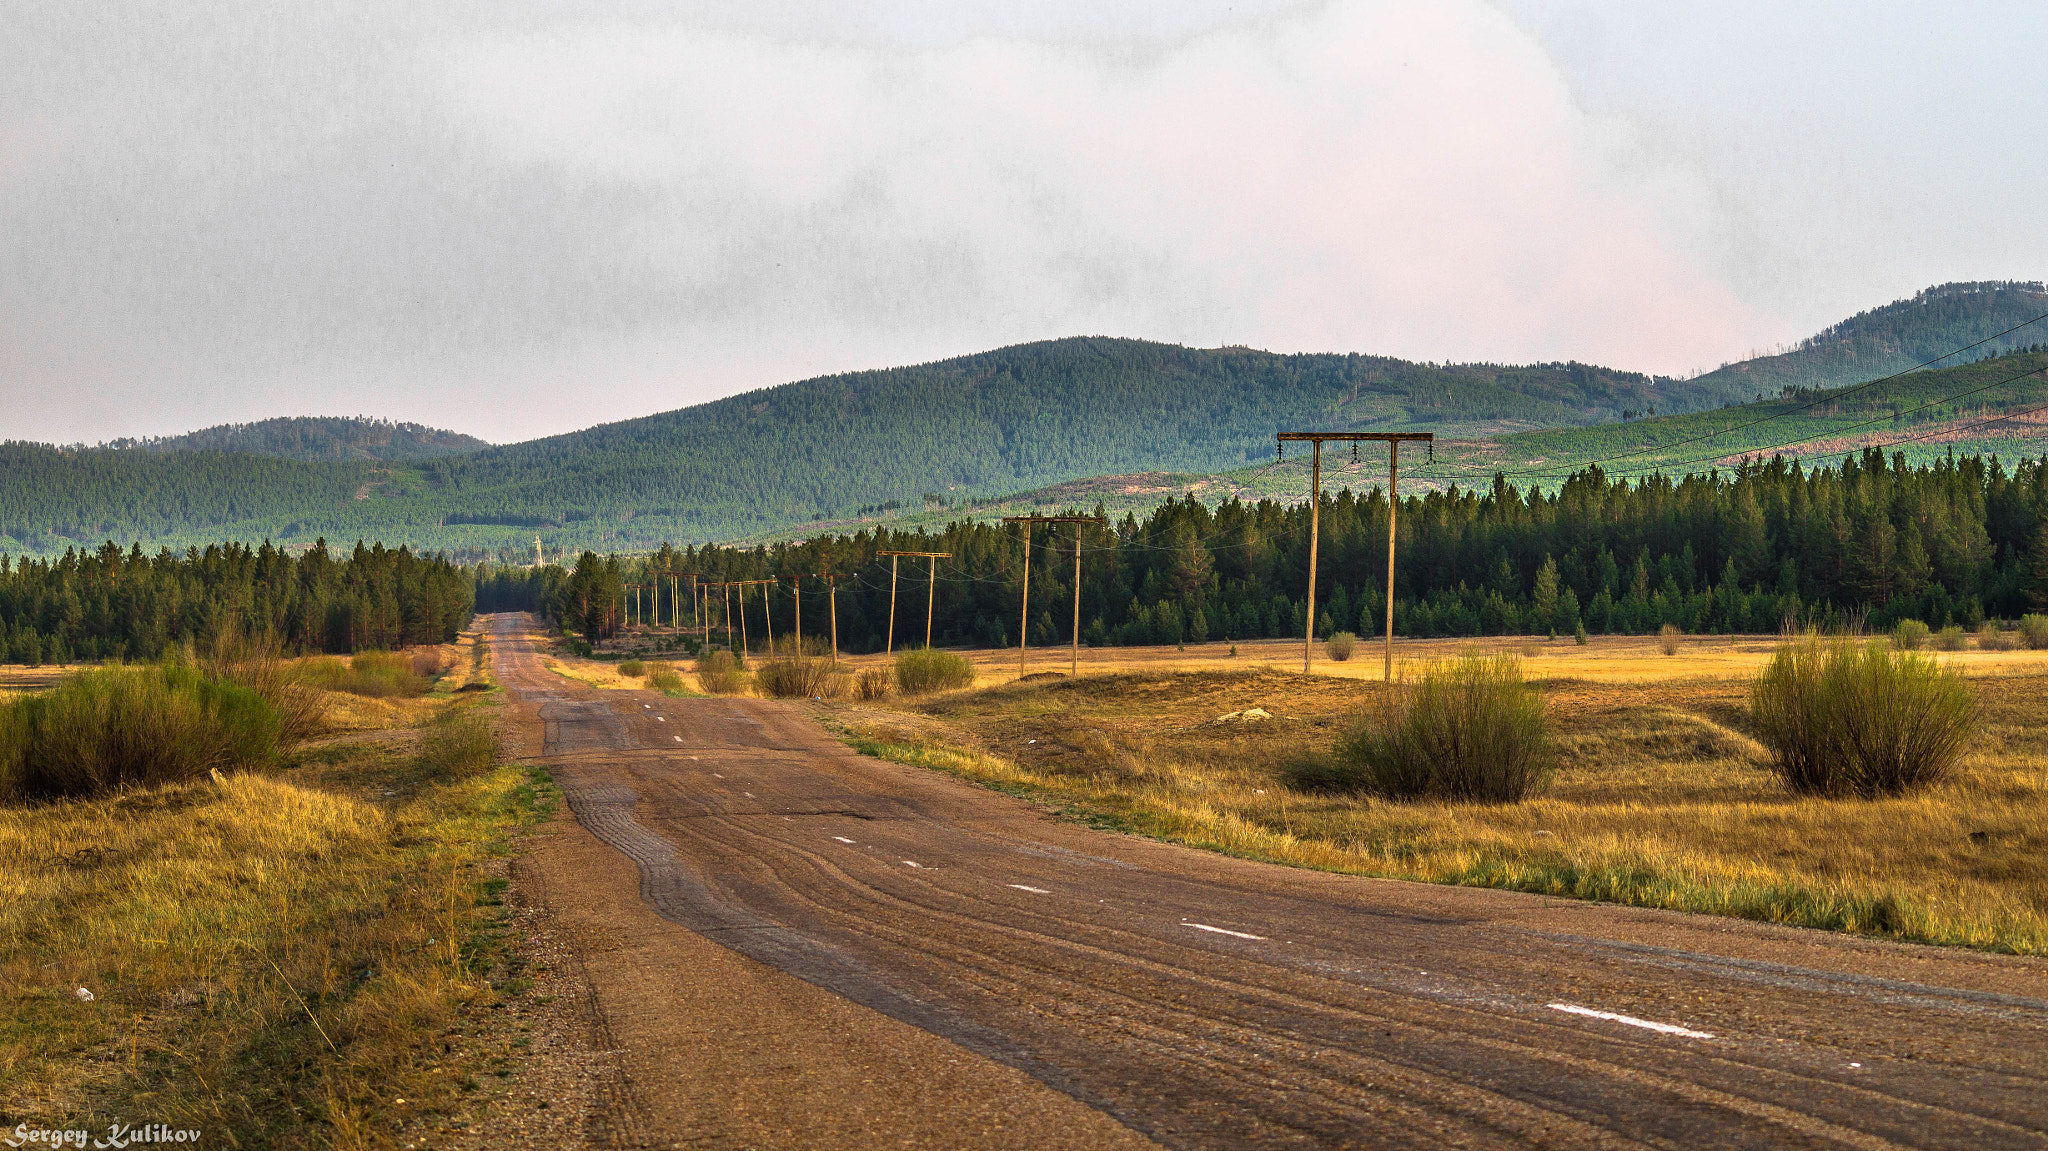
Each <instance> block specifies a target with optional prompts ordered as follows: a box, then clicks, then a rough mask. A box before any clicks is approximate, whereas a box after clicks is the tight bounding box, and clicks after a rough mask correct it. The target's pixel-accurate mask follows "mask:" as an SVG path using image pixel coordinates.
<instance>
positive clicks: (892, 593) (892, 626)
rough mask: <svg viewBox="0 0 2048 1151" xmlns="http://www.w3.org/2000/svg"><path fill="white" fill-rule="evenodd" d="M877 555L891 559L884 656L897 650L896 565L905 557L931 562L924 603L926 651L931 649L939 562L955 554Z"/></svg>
mask: <svg viewBox="0 0 2048 1151" xmlns="http://www.w3.org/2000/svg"><path fill="white" fill-rule="evenodd" d="M875 554H876V555H880V556H888V557H889V639H888V642H887V644H886V645H885V646H884V647H883V648H882V651H883V653H884V654H893V653H894V652H895V650H896V565H897V563H899V562H900V561H901V559H902V557H904V556H922V557H924V559H925V560H927V561H929V562H928V565H927V570H928V576H927V578H928V579H929V580H930V581H931V588H930V590H929V591H928V592H927V593H926V595H925V601H924V646H925V647H926V649H930V647H931V646H932V603H933V602H934V601H936V600H937V599H938V598H939V561H940V560H942V559H950V558H952V555H953V553H952V552H876V553H875Z"/></svg>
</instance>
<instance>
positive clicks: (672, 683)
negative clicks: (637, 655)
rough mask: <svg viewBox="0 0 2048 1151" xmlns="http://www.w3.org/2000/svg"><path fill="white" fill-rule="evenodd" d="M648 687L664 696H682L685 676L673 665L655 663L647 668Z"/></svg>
mask: <svg viewBox="0 0 2048 1151" xmlns="http://www.w3.org/2000/svg"><path fill="white" fill-rule="evenodd" d="M647 686H648V687H650V688H653V689H654V690H655V691H658V692H660V693H662V694H663V695H681V694H682V691H683V676H682V673H681V672H678V671H677V670H676V667H675V665H674V664H672V663H655V664H649V665H648V667H647Z"/></svg>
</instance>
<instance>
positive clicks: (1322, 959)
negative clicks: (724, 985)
mask: <svg viewBox="0 0 2048 1151" xmlns="http://www.w3.org/2000/svg"><path fill="white" fill-rule="evenodd" d="M490 626H491V627H492V628H493V630H494V637H495V638H494V658H495V659H496V661H497V664H496V666H497V672H498V676H499V679H500V680H501V682H502V683H503V684H504V685H505V686H506V688H507V689H508V691H510V692H511V693H513V695H514V698H515V699H518V700H522V701H524V703H525V704H526V705H527V706H528V707H529V708H532V709H535V710H537V713H538V716H539V719H540V720H542V721H544V722H545V732H546V734H545V746H544V747H543V748H541V749H540V750H541V756H542V757H543V761H544V762H545V763H546V764H547V765H548V767H549V768H550V770H551V771H552V772H553V773H554V776H555V779H556V781H557V782H558V783H559V784H560V786H561V787H562V789H563V791H564V793H565V794H566V796H567V798H568V802H569V805H570V808H571V810H572V811H573V812H574V814H575V818H576V820H577V821H578V822H579V823H580V824H581V825H582V826H583V827H584V828H586V829H588V830H589V832H591V833H592V834H594V835H595V836H596V837H597V839H598V840H601V841H602V842H603V843H604V844H607V845H609V847H610V848H611V849H614V850H616V851H617V852H620V853H623V855H624V856H626V857H627V858H629V859H630V860H631V861H632V863H633V865H634V866H635V867H636V868H637V870H638V876H639V895H640V898H641V900H642V901H644V903H645V904H646V905H647V906H648V907H651V908H652V909H653V911H654V912H656V913H658V914H659V916H660V917H661V918H662V920H665V921H666V923H667V924H672V925H673V927H672V928H669V927H666V926H664V927H663V928H662V930H664V931H669V930H673V931H676V932H686V933H695V934H696V935H697V936H700V937H701V938H702V939H706V940H710V941H713V942H715V943H716V944H718V945H720V946H721V947H723V948H725V949H729V950H730V951H731V952H736V953H738V954H739V955H741V956H745V957H748V958H750V959H752V960H755V961H758V962H759V963H760V964H765V965H767V966H768V967H772V968H774V969H776V970H777V971H780V972H784V973H787V974H788V975H792V976H795V977H797V978H798V979H801V980H803V981H805V982H806V983H808V984H811V985H814V986H815V987H816V988H822V989H825V990H826V991H829V992H831V993H833V994H834V995H836V996H839V997H843V998H844V999H845V1000H848V1001H851V1003H852V1004H857V1005H860V1007H862V1008H865V1009H869V1010H870V1011H872V1012H874V1013H879V1014H880V1015H882V1016H887V1017H889V1018H890V1019H893V1020H896V1021H900V1022H901V1023H905V1024H910V1025H912V1026H914V1027H915V1028H918V1029H921V1030H922V1031H924V1032H927V1033H929V1034H930V1035H934V1036H938V1037H941V1038H943V1039H944V1040H947V1041H950V1044H953V1045H957V1047H958V1048H964V1049H966V1050H967V1051H969V1052H973V1053H976V1054H978V1055H980V1056H984V1057H986V1058H987V1059H988V1060H993V1061H994V1062H995V1063H997V1064H1001V1065H1003V1066H1004V1067H1007V1068H1014V1069H1016V1070H1017V1071H1021V1072H1023V1073H1024V1074H1025V1075H1028V1076H1029V1077H1030V1078H1031V1079H1033V1080H1036V1081H1037V1083H1038V1084H1043V1085H1044V1086H1046V1087H1049V1088H1051V1089H1053V1090H1054V1091H1057V1092H1060V1093H1063V1094H1064V1095H1065V1096H1068V1097H1071V1099H1073V1100H1079V1101H1081V1102H1082V1103H1085V1104H1086V1105H1087V1106H1088V1107H1089V1108H1092V1109H1094V1112H1096V1113H1099V1114H1100V1115H1106V1116H1108V1117H1110V1118H1112V1119H1114V1120H1115V1121H1116V1122H1117V1123H1119V1124H1121V1125H1122V1126H1123V1127H1124V1128H1127V1129H1128V1131H1129V1132H1135V1133H1137V1134H1140V1135H1142V1136H1144V1137H1146V1138H1149V1139H1151V1140H1153V1141H1156V1142H1157V1143H1160V1144H1164V1145H1166V1146H1171V1147H1189V1148H1211V1147H1288V1146H1304V1147H1306V1146H1358V1147H1442V1146H1459V1147H1465V1146H1543V1147H1623V1146H1626V1147H1640V1146H1656V1147H1686V1148H1694V1147H1774V1148H1775V1147H1857V1148H1879V1147H1893V1146H1906V1147H1945V1148H1946V1147H1952V1148H1973V1149H1975V1148H1996V1147H2048V963H2043V962H2041V961H2039V960H2032V959H2020V958H2013V957H2004V956H1993V955H1984V954H1977V953H1972V952H1965V951H1955V950H1946V949H1934V948H1922V947H1907V946H1899V945H1891V944H1883V943H1877V942H1873V941H1869V940H1861V939H1855V938H1850V937H1845V936H1839V935H1830V934H1826V933H1821V932H1812V931H1800V930H1794V929H1789V928H1778V927H1771V926H1767V925H1760V924H1752V923H1745V922H1741V921H1736V920H1729V919H1720V918H1714V917H1703V916H1685V915H1677V914H1672V913H1664V912H1655V911H1647V910H1638V909H1627V908H1616V907H1609V906H1601V905H1593V904H1584V903H1575V902H1571V901H1562V900H1552V899H1543V898H1538V897H1532V896H1525V895H1517V894H1513V893H1507V892H1498V891H1488V890H1477V889H1464V888H1445V887H1436V886H1431V885H1424V884H1409V883H1396V882H1386V881H1376V880H1367V879H1358V878H1352V877H1344V876H1333V875H1325V874H1319V873H1314V872H1307V871H1300V870H1295V869H1289V868H1281V867H1272V866H1267V865H1261V864H1256V863H1249V862H1245V861H1241V860H1235V859H1230V858H1226V857H1223V856H1219V855H1215V854H1211V853H1206V852H1201V851H1196V850H1192V849H1188V848H1181V847H1175V846H1170V845H1165V844H1159V843H1154V842H1151V841H1148V840H1143V839H1138V838H1133V837H1129V836H1120V835H1112V834H1106V833H1101V832H1095V831H1090V830H1088V829H1086V828H1082V827H1078V826H1075V825H1073V824H1070V823H1065V822H1061V821H1057V820H1053V819H1050V818H1048V817H1047V816H1046V815H1045V814H1044V813H1043V812H1041V811H1039V810H1038V809H1036V808H1034V807H1032V806H1031V805H1029V804H1026V803H1023V802H1020V801H1018V800H1015V799H1013V798H1010V797H1007V796H1003V795H1000V794H998V793H995V792H991V791H987V790H984V789H981V788H977V787H974V786H972V785H969V784H966V783H963V782H961V781H958V780H955V779H952V778H949V777H945V776H942V775H939V774H937V773H933V772H928V771H922V770H918V769H914V768H907V767H903V766H900V765H895V764H890V763H885V762H882V761H879V760H875V759H871V758H866V757H862V756H859V755H856V754H855V753H853V752H852V751H850V750H848V749H847V748H846V747H845V746H843V745H842V744H840V743H839V742H837V741H836V740H834V739H833V738H831V737H830V736H829V735H828V734H827V733H825V732H824V731H823V730H822V729H821V728H820V727H819V726H818V725H817V723H816V722H814V721H813V720H812V719H811V718H810V717H809V716H808V715H807V714H806V713H805V711H804V710H803V709H802V707H800V706H796V705H791V704H785V703H781V702H776V701H764V700H753V699H669V698H665V697H662V696H660V695H658V694H655V693H641V692H633V693H628V692H616V691H612V692H600V691H597V690H594V689H588V688H584V687H582V686H580V685H577V684H574V683H572V682H571V681H568V680H566V679H563V678H562V677H560V676H557V675H554V674H552V673H550V672H547V671H545V670H543V669H542V668H541V667H540V666H539V663H538V661H537V659H536V657H535V656H534V654H533V652H532V650H531V647H530V646H529V644H528V643H527V641H526V640H525V639H524V638H523V637H522V636H521V635H520V634H519V630H520V628H521V626H522V622H521V619H520V617H497V618H495V619H493V620H491V621H490ZM952 1049H953V1048H950V1047H948V1048H947V1050H952ZM1020 1081H1021V1080H1020ZM761 1086H762V1089H763V1090H764V1091H767V1092H769V1093H770V1094H771V1096H772V1093H773V1091H774V1089H775V1088H774V1084H773V1082H765V1083H763V1084H762V1085H761ZM1063 1102H1064V1101H1063ZM1118 1134H1119V1135H1122V1134H1125V1132H1118ZM714 1141H715V1140H714ZM1084 1142H1085V1141H1084Z"/></svg>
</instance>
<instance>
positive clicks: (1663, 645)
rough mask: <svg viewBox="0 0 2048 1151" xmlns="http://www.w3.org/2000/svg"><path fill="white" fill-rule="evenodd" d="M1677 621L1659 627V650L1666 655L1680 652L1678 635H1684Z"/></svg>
mask: <svg viewBox="0 0 2048 1151" xmlns="http://www.w3.org/2000/svg"><path fill="white" fill-rule="evenodd" d="M1684 634H1685V633H1684V632H1681V631H1679V630H1678V625H1677V624H1675V623H1667V624H1665V625H1664V626H1663V627H1660V628H1658V629H1657V650H1658V651H1661V652H1663V653H1664V654H1665V655H1677V654H1678V637H1679V636H1681V635H1684Z"/></svg>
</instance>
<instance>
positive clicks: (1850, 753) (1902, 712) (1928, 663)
mask: <svg viewBox="0 0 2048 1151" xmlns="http://www.w3.org/2000/svg"><path fill="white" fill-rule="evenodd" d="M1944 630H1946V629H1944ZM1750 710H1751V712H1752V714H1753V715H1754V716H1755V718H1756V725H1757V730H1758V733H1759V734H1758V739H1759V740H1760V741H1761V742H1762V743H1763V745H1764V746H1765V747H1766V748H1768V749H1770V752H1771V768H1772V770H1774V771H1776V772H1777V774H1778V776H1779V778H1781V779H1783V780H1784V781H1785V784H1786V786H1787V787H1790V788H1791V789H1792V790H1793V791H1796V792H1800V793H1802V794H1808V795H1860V796H1875V795H1897V794H1900V793H1902V792H1905V791H1909V790H1912V789H1913V788H1916V787H1921V786H1924V785H1926V784H1930V783H1934V782H1936V781H1938V780H1940V779H1941V778H1943V777H1944V776H1946V775H1947V774H1948V773H1949V772H1950V770H1952V769H1953V768H1954V766H1955V764H1956V761H1957V760H1958V759H1959V758H1961V756H1962V753H1963V744H1964V743H1965V741H1967V740H1968V739H1969V737H1970V734H1971V732H1972V731H1973V730H1975V727H1976V722H1977V701H1976V699H1975V697H1973V696H1972V695H1971V694H1970V690H1969V688H1968V686H1967V685H1965V684H1964V683H1963V680H1962V676H1961V675H1960V674H1959V673H1957V672H1956V671H1954V670H1953V669H1949V668H1944V667H1942V666H1941V665H1940V664H1939V663H1937V662H1936V661H1935V660H1934V659H1933V658H1932V657H1929V656H1925V655H1918V654H1914V653H1912V652H1894V651H1888V650H1886V645H1885V644H1884V642H1883V641H1882V640H1880V641H1878V642H1876V643H1866V644H1859V643H1857V642H1855V641H1853V640H1851V639H1848V638H1846V637H1837V638H1834V639H1822V638H1821V637H1820V636H1818V635H1814V634H1812V633H1809V634H1807V635H1806V636H1805V637H1804V638H1801V639H1798V640H1794V641H1793V642H1791V643H1788V644H1785V645H1784V646H1782V647H1780V648H1779V649H1778V652H1777V654H1776V655H1774V656H1773V657H1771V662H1770V663H1769V664H1768V665H1767V666H1766V667H1765V668H1764V671H1763V674H1762V675H1760V676H1759V677H1758V678H1757V681H1756V683H1755V684H1754V685H1753V686H1752V687H1751V689H1750Z"/></svg>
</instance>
